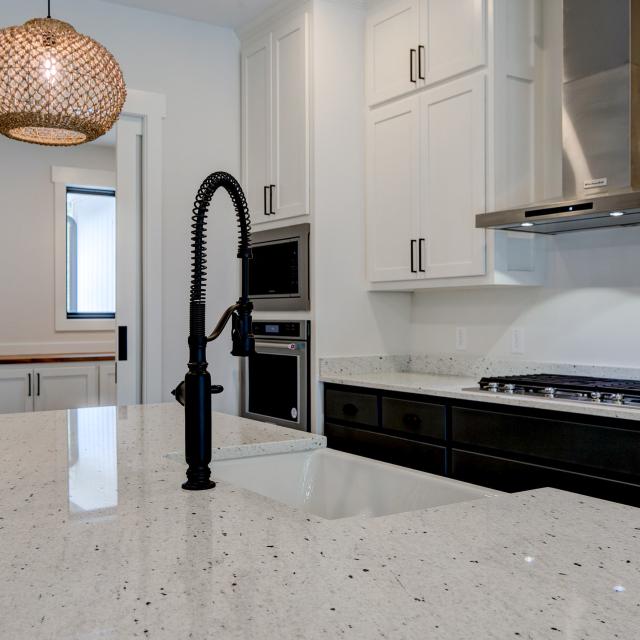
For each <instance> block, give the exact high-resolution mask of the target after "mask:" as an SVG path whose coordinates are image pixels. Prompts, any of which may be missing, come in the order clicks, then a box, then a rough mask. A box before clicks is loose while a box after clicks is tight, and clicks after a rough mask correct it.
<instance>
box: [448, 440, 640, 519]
mask: <svg viewBox="0 0 640 640" xmlns="http://www.w3.org/2000/svg"><path fill="white" fill-rule="evenodd" d="M451 476H452V477H453V478H455V479H456V480H463V481H464V482H471V483H472V484H479V485H482V486H485V487H489V488H491V489H497V490H499V491H506V492H510V493H513V492H516V491H530V490H532V489H541V488H543V487H553V488H555V489H564V490H565V491H572V492H574V493H580V494H583V495H587V496H593V497H595V498H603V499H605V500H613V501H614V502H623V503H625V504H631V505H634V506H636V507H637V506H640V486H638V485H634V484H631V483H627V482H618V481H616V480H608V479H605V478H599V477H597V476H592V475H587V474H584V473H575V472H573V471H565V470H561V469H554V468H553V467H547V466H543V465H538V464H531V463H528V462H519V461H517V460H509V459H506V458H500V457H498V456H489V455H484V454H479V453H472V452H470V451H462V450H459V449H453V451H452V454H451Z"/></svg>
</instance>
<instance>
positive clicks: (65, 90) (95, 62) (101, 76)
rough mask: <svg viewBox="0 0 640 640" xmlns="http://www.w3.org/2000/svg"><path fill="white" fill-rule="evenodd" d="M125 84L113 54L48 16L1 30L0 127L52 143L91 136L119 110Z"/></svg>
mask: <svg viewBox="0 0 640 640" xmlns="http://www.w3.org/2000/svg"><path fill="white" fill-rule="evenodd" d="M125 99H126V89H125V84H124V79H123V77H122V71H121V70H120V67H119V66H118V63H117V62H116V60H115V58H114V57H113V56H112V55H111V54H110V53H109V52H108V51H107V50H106V49H105V48H104V47H103V46H102V45H101V44H99V43H98V42H96V41H95V40H92V39H91V38H89V37H87V36H83V35H82V34H80V33H78V32H77V31H76V30H75V29H74V28H73V27H72V26H71V25H69V24H67V23H66V22H61V21H60V20H54V19H52V18H42V19H36V20H30V21H29V22H27V23H25V24H24V25H22V26H21V27H9V28H7V29H2V30H0V133H1V134H3V135H5V136H7V137H9V138H13V139H15V140H22V141H24V142H32V143H35V144H43V145H52V146H71V145H77V144H82V143H84V142H90V141H91V140H95V139H96V138H99V137H100V136H102V135H104V134H105V133H106V132H107V131H109V129H111V127H112V126H113V125H114V124H115V122H116V120H117V119H118V117H119V116H120V112H121V111H122V107H123V106H124V101H125Z"/></svg>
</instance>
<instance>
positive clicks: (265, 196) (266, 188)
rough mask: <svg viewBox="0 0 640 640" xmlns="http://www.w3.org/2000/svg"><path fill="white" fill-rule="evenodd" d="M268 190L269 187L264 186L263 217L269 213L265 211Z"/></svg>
mask: <svg viewBox="0 0 640 640" xmlns="http://www.w3.org/2000/svg"><path fill="white" fill-rule="evenodd" d="M268 190H269V187H268V186H267V185H265V186H264V202H263V203H262V204H263V211H264V215H265V216H268V215H269V212H268V211H267V191H268Z"/></svg>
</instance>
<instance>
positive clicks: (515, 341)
mask: <svg viewBox="0 0 640 640" xmlns="http://www.w3.org/2000/svg"><path fill="white" fill-rule="evenodd" d="M511 353H519V354H522V353H524V329H522V328H520V327H514V328H513V329H511Z"/></svg>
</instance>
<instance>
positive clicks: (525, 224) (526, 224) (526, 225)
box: [520, 222, 533, 227]
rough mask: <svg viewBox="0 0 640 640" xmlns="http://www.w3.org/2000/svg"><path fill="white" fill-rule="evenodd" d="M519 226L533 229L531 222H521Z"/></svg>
mask: <svg viewBox="0 0 640 640" xmlns="http://www.w3.org/2000/svg"><path fill="white" fill-rule="evenodd" d="M520 226H521V227H533V222H523V223H522V224H521V225H520Z"/></svg>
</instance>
